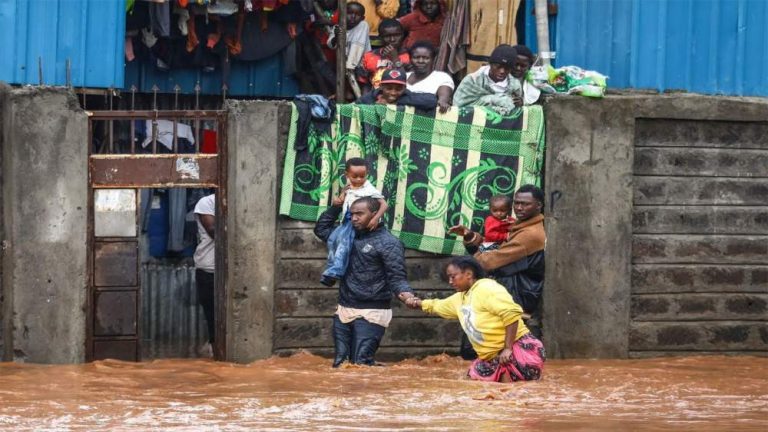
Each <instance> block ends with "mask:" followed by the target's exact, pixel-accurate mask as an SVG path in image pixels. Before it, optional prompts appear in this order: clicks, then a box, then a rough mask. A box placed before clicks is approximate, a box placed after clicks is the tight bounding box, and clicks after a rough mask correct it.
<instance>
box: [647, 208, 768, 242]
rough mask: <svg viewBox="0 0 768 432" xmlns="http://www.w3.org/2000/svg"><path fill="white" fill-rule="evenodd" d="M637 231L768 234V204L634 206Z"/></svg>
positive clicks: (649, 232) (653, 232)
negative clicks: (741, 205) (749, 205)
mask: <svg viewBox="0 0 768 432" xmlns="http://www.w3.org/2000/svg"><path fill="white" fill-rule="evenodd" d="M632 227H633V229H634V233H635V234H747V235H768V207H765V206H753V207H746V206H744V207H735V206H721V207H715V206H700V207H693V206H635V208H634V209H633V211H632Z"/></svg>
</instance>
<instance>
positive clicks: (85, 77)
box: [0, 0, 125, 87]
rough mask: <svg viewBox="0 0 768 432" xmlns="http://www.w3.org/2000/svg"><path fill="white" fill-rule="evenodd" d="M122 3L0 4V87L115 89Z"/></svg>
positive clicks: (11, 0) (14, 0) (8, 0)
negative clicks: (26, 85)
mask: <svg viewBox="0 0 768 432" xmlns="http://www.w3.org/2000/svg"><path fill="white" fill-rule="evenodd" d="M124 38H125V0H109V1H106V0H46V1H30V0H0V81H5V82H8V83H11V84H47V85H72V86H76V87H110V86H114V87H120V86H122V84H123V76H124V73H125V69H124V67H123V49H124Z"/></svg>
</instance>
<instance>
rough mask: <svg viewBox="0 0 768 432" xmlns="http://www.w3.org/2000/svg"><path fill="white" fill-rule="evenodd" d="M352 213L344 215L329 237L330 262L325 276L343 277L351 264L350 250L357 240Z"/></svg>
mask: <svg viewBox="0 0 768 432" xmlns="http://www.w3.org/2000/svg"><path fill="white" fill-rule="evenodd" d="M350 217H351V216H350V214H349V212H347V214H345V215H344V222H342V223H341V225H339V226H338V227H336V229H335V230H333V232H332V233H331V236H330V237H328V263H327V264H326V265H325V271H324V272H323V276H327V277H332V278H334V279H341V278H342V276H344V273H346V271H347V264H349V251H350V250H351V249H352V242H354V241H355V229H354V228H353V227H352V222H351V221H350Z"/></svg>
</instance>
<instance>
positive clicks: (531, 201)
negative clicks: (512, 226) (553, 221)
mask: <svg viewBox="0 0 768 432" xmlns="http://www.w3.org/2000/svg"><path fill="white" fill-rule="evenodd" d="M513 205H514V209H515V216H517V220H518V221H524V220H527V219H530V218H532V217H535V216H538V215H540V214H541V212H542V211H543V210H544V191H542V190H541V188H538V187H536V186H534V185H530V184H527V185H522V186H520V189H518V190H517V192H515V199H514V203H513Z"/></svg>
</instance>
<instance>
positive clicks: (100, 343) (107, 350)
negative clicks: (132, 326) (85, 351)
mask: <svg viewBox="0 0 768 432" xmlns="http://www.w3.org/2000/svg"><path fill="white" fill-rule="evenodd" d="M104 359H116V360H125V361H138V360H139V357H138V346H137V344H136V341H135V340H133V339H131V340H95V341H93V358H92V360H104Z"/></svg>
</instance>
